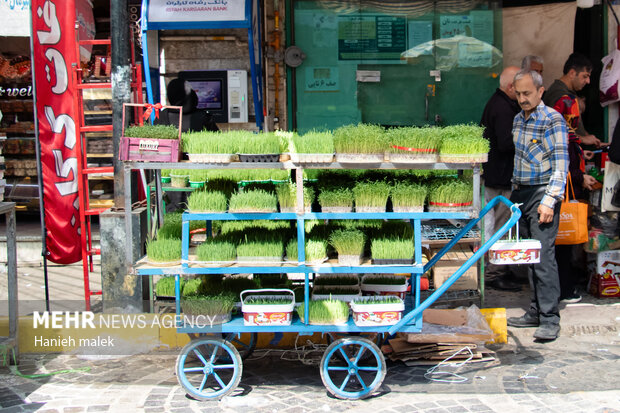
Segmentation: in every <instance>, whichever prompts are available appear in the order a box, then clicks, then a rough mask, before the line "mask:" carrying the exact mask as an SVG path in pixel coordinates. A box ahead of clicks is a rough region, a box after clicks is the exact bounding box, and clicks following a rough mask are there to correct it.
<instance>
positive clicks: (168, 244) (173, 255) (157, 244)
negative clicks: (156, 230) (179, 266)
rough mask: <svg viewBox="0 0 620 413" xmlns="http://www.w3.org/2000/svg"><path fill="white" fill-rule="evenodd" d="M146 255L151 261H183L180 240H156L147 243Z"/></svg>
mask: <svg viewBox="0 0 620 413" xmlns="http://www.w3.org/2000/svg"><path fill="white" fill-rule="evenodd" d="M146 255H147V256H148V258H149V260H150V261H155V262H167V261H176V260H180V259H181V240H180V239H166V238H164V239H156V240H153V241H149V242H147V243H146Z"/></svg>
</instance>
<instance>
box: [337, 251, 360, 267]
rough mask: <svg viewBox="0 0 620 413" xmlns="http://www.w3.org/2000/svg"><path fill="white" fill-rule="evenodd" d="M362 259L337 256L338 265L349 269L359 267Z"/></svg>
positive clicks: (350, 256) (355, 256) (351, 256)
mask: <svg viewBox="0 0 620 413" xmlns="http://www.w3.org/2000/svg"><path fill="white" fill-rule="evenodd" d="M361 263H362V257H361V256H359V255H340V254H338V265H346V266H349V267H352V266H356V265H360V264H361Z"/></svg>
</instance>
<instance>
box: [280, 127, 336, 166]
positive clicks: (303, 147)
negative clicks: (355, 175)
mask: <svg viewBox="0 0 620 413" xmlns="http://www.w3.org/2000/svg"><path fill="white" fill-rule="evenodd" d="M290 150H291V161H292V162H293V163H298V164H317V163H331V162H332V161H333V160H334V136H333V134H332V133H331V132H318V131H310V132H307V133H306V134H304V135H297V134H293V136H292V137H291V143H290Z"/></svg>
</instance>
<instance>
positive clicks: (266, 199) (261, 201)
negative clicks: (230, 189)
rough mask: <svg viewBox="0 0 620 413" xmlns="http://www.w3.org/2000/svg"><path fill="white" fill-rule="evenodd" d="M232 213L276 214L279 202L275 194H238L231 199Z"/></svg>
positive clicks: (259, 192) (255, 192)
mask: <svg viewBox="0 0 620 413" xmlns="http://www.w3.org/2000/svg"><path fill="white" fill-rule="evenodd" d="M229 206H230V208H229V210H230V212H235V211H265V212H276V210H277V208H278V200H277V198H276V196H275V195H274V194H270V193H269V192H267V191H262V190H250V191H244V192H237V193H235V194H233V195H232V196H231V197H230V203H229Z"/></svg>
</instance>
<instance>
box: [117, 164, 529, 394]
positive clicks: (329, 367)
mask: <svg viewBox="0 0 620 413" xmlns="http://www.w3.org/2000/svg"><path fill="white" fill-rule="evenodd" d="M124 167H125V187H126V188H130V187H131V178H130V176H131V174H130V173H129V172H130V170H131V169H155V170H158V169H161V168H168V169H192V168H203V169H204V168H229V169H241V168H271V169H273V168H285V169H295V170H296V178H297V182H303V171H302V169H301V167H300V166H299V165H294V164H291V163H288V162H284V163H276V164H274V163H267V164H266V163H242V164H239V163H235V164H229V165H216V164H196V163H192V164H190V163H184V162H182V163H175V164H170V163H148V164H147V163H139V162H126V163H125V166H124ZM355 167H358V168H363V169H400V168H402V167H404V168H407V169H457V170H462V169H473V172H474V174H473V177H474V178H473V183H474V202H473V207H472V208H471V209H470V210H468V211H463V212H420V213H390V212H382V213H304V212H302V211H299V213H268V214H264V213H248V214H235V213H223V214H202V213H187V212H186V213H183V235H182V237H183V238H182V240H183V249H182V261H181V264H180V265H179V266H175V267H162V268H154V267H151V266H145V265H140V264H139V263H138V264H137V265H134V266H133V271H134V272H135V273H136V274H138V275H144V276H152V275H174V276H175V277H176V278H175V279H176V282H175V291H176V315H177V331H178V332H180V333H187V334H190V336H192V337H193V339H192V340H191V341H190V342H189V343H188V344H187V345H186V346H185V347H184V348H183V349H182V350H181V354H180V355H179V357H178V359H177V363H176V374H177V377H178V380H179V383H180V384H181V386H183V387H184V388H185V390H186V391H187V393H188V394H189V395H191V396H192V397H194V398H196V399H199V400H212V399H219V398H221V397H223V396H225V395H227V394H230V393H231V392H233V391H234V390H235V388H236V387H237V385H238V384H239V381H240V380H241V375H242V370H243V363H242V354H243V353H244V354H245V355H248V354H249V352H251V350H252V349H253V346H254V345H255V337H256V336H255V334H256V333H262V332H278V333H283V332H293V333H299V334H313V333H317V332H319V333H325V334H328V335H330V336H331V337H332V340H331V344H330V345H329V346H328V348H327V350H326V351H325V353H324V355H323V358H322V360H321V363H320V374H321V378H322V380H323V383H324V385H325V387H326V388H327V390H328V391H329V392H330V393H331V394H333V395H334V396H336V397H338V398H342V399H361V398H365V397H368V396H370V395H372V394H373V392H375V391H376V390H377V389H378V388H379V387H380V386H381V384H382V382H383V379H384V377H385V374H386V370H387V369H386V362H385V358H384V356H383V354H382V352H381V350H380V348H379V346H378V345H377V342H376V340H371V339H369V338H368V337H377V336H379V337H380V336H382V335H384V334H388V335H392V334H395V333H397V332H404V333H417V332H420V331H421V330H422V312H423V311H424V310H425V309H426V308H428V307H429V306H431V305H432V304H433V303H434V302H435V301H436V300H437V299H438V298H440V297H441V296H442V295H443V294H444V293H445V292H446V290H447V289H448V288H449V287H450V286H451V285H452V284H454V282H455V281H456V280H457V279H458V278H459V277H460V276H461V275H463V274H464V273H465V271H467V270H468V269H469V268H470V267H471V266H472V265H474V264H475V263H476V262H477V261H478V260H479V259H480V258H481V257H482V256H483V255H484V254H485V253H486V252H487V250H488V249H489V248H490V247H491V245H493V244H494V243H495V241H497V240H498V239H499V238H501V237H502V236H503V235H504V234H505V233H506V232H507V231H508V230H509V228H511V227H512V226H513V225H514V224H515V223H516V222H517V221H518V219H519V217H520V215H521V212H520V211H519V209H518V208H516V207H515V206H513V204H512V203H510V201H509V200H507V199H506V198H504V197H497V198H495V199H493V200H492V201H491V202H490V203H489V204H487V205H486V206H485V207H484V208H483V209H482V210H480V197H479V194H480V165H479V164H443V163H436V164H416V165H411V164H408V165H406V166H402V165H400V166H399V165H394V164H391V163H381V164H377V165H348V164H347V165H341V164H337V163H334V164H329V165H324V166H322V168H325V169H327V168H331V169H336V168H346V169H352V168H355ZM157 179H158V177H157ZM302 186H303V185H298V188H297V190H298V196H297V199H298V205H303V202H299V201H300V200H302V199H303V192H302V191H303V188H302ZM158 198H159V200H161V197H158ZM500 202H502V203H504V204H505V205H506V206H507V207H509V208H511V210H512V211H513V213H512V216H511V218H510V220H509V221H508V222H507V223H506V224H505V225H504V226H503V227H502V228H501V229H500V230H499V231H498V232H497V233H495V234H494V235H493V237H491V238H490V239H489V240H487V241H486V242H485V243H484V244H482V246H481V247H480V248H479V249H478V250H477V251H476V252H475V253H474V254H473V256H472V257H470V258H469V259H468V260H467V261H466V262H465V263H464V264H463V265H462V266H461V267H460V268H459V269H458V270H457V271H455V272H454V274H452V276H450V278H449V279H448V280H447V281H446V282H444V283H443V284H442V285H441V286H440V287H439V288H437V289H436V290H435V291H434V292H433V293H432V294H431V295H430V296H429V297H427V298H426V299H425V300H424V301H421V300H420V279H421V277H422V275H423V274H424V273H426V272H427V271H428V270H429V269H431V268H432V267H433V266H434V265H435V263H436V262H437V261H439V260H440V259H441V257H442V256H443V255H444V254H445V253H446V252H448V251H449V250H450V249H451V248H452V247H453V246H454V245H455V244H456V243H457V242H459V241H460V240H461V239H462V238H463V236H464V235H465V234H467V233H468V232H469V231H470V230H471V229H472V228H473V227H474V226H476V225H477V224H478V223H479V222H480V220H481V218H482V217H483V216H484V215H485V214H486V213H487V212H488V211H489V210H491V209H492V208H493V207H494V206H495V205H497V204H498V203H500ZM125 206H126V214H127V215H129V212H128V211H130V209H131V203H130V200H126V204H125ZM478 211H480V213H478ZM127 218H128V219H127V220H126V222H127V234H128V235H129V236H131V225H130V220H129V217H127ZM314 219H322V220H327V219H382V220H402V219H408V220H410V222H411V225H412V226H413V230H414V240H415V248H414V263H413V264H412V265H360V266H332V265H307V264H306V263H305V251H304V247H303V246H304V245H305V231H304V221H305V220H314ZM438 219H440V220H446V219H447V220H466V221H467V224H466V225H465V226H464V227H463V228H462V229H461V230H460V232H458V233H457V234H456V236H455V237H454V238H453V239H451V240H450V241H448V242H447V244H446V245H445V246H444V247H443V249H441V251H440V252H439V253H437V254H436V255H435V256H434V257H433V258H432V259H431V260H430V261H429V262H428V263H426V264H423V263H422V244H421V240H422V231H421V227H422V221H423V220H438ZM194 220H201V221H207V222H210V221H226V220H288V221H296V223H297V240H298V263H296V264H295V265H286V264H285V265H280V266H270V267H264V266H229V267H209V268H205V267H200V266H198V265H195V264H194V263H193V262H192V261H191V260H190V259H189V241H190V231H189V228H190V222H191V221H194ZM127 262H128V263H131V252H130V251H128V253H127ZM132 264H133V263H132ZM283 272H286V273H298V274H302V275H303V277H304V301H305V303H306V305H305V306H304V308H305V314H304V320H308V302H309V300H310V278H311V276H312V275H314V274H329V273H354V274H366V273H373V274H377V273H383V274H395V273H407V274H411V286H412V288H411V295H410V296H408V299H407V300H406V310H405V313H404V315H403V317H402V319H401V320H400V321H399V322H398V323H397V324H395V325H392V326H379V327H359V326H357V325H355V323H354V322H353V321H352V320H351V319H349V321H348V322H347V323H346V324H344V325H321V326H317V325H311V324H308V323H304V322H302V321H301V320H300V319H299V318H294V319H293V321H292V323H291V325H289V326H246V325H244V322H243V318H242V317H235V318H233V319H232V320H231V321H229V322H227V323H225V324H221V325H217V326H204V325H201V326H197V325H195V324H193V323H188V322H186V320H184V318H183V317H182V316H181V308H180V277H181V276H183V275H202V274H240V273H244V274H247V273H261V274H269V273H283ZM242 333H250V334H244V336H245V337H250V340H249V342H248V341H247V340H244V341H243V342H242V341H241V340H239V337H240V335H241V334H242ZM343 335H349V336H346V337H344V338H340V337H342V336H343ZM235 341H237V343H235ZM240 351H241V353H240Z"/></svg>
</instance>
